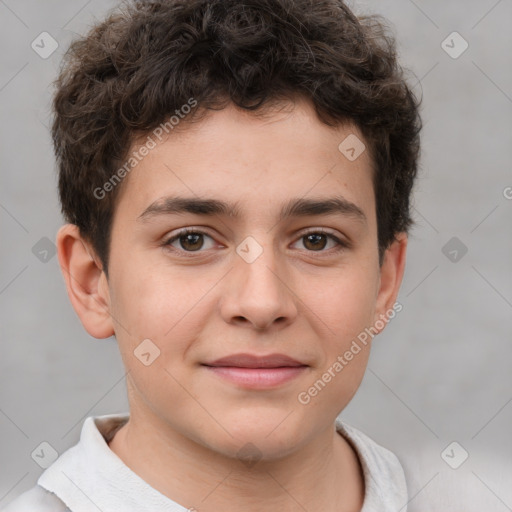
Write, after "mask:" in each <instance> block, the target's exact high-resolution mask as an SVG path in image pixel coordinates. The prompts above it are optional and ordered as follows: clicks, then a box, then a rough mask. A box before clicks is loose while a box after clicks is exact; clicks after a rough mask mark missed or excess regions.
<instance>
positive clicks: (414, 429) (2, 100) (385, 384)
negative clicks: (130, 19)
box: [0, 0, 512, 512]
mask: <svg viewBox="0 0 512 512" xmlns="http://www.w3.org/2000/svg"><path fill="white" fill-rule="evenodd" d="M114 5H115V3H114V2H107V1H103V2H100V1H99V0H92V1H91V0H89V1H84V0H79V1H75V0H72V1H71V0H67V1H64V0H48V1H46V2H40V1H35V0H31V1H29V0H24V1H18V2H15V1H14V0H0V44H1V49H2V51H1V53H0V60H1V70H0V109H1V116H2V117H1V124H0V149H1V153H0V166H1V167H0V168H1V188H0V234H1V238H0V240H1V242H0V247H1V256H0V257H1V267H0V316H1V324H0V325H1V345H0V346H1V350H2V352H1V357H0V507H1V506H2V505H5V504H6V503H8V502H9V501H11V500H12V499H13V498H15V497H16V496H17V495H19V494H20V493H21V492H23V491H24V490H27V489H29V488H30V487H32V486H33V485H34V484H35V482H36V480H37V478H38V477H39V475H40V474H41V472H42V471H43V469H42V468H41V467H40V466H39V465H38V464H37V463H36V462H35V461H34V459H33V458H32V456H31V454H32V453H33V452H34V450H35V449H36V448H37V447H38V446H39V445H40V443H41V442H48V443H49V444H50V445H51V446H52V447H53V448H54V449H55V450H56V451H57V453H62V452H63V451H64V450H66V449H67V448H69V447H70V446H72V445H74V444H75V443H76V442H77V441H78V438H79V434H80V429H81V425H82V423H83V420H84V419H85V418H86V417H87V416H91V415H101V414H110V413H117V412H124V411H127V410H128V404H127V399H126V393H125V380H124V370H123V366H122V364H121V360H120V357H119V354H118V350H117V345H116V342H115V339H114V338H110V339H107V340H96V339H94V338H92V337H90V336H89V335H88V334H87V333H86V332H85V330H84V329H83V328H82V326H81V323H80V321H79V319H78V317H77V316H76V314H75V312H74V310H73V309H72V307H71V304H70V302H69V300H68V297H67V294H66V290H65V286H64V281H63V278H62V275H61V272H60V268H59V265H58V260H57V257H56V255H55V254H54V250H55V249H54V246H53V244H54V242H55V235H56V232H57V229H58V228H59V226H60V225H61V224H62V222H63V221H62V218H61V215H60V207H59V204H58V199H57V190H56V183H57V182H56V169H55V162H54V157H53V152H52V148H51V143H50V136H49V132H48V126H49V119H50V101H51V94H52V88H51V82H52V81H53V80H54V79H55V78H56V76H57V71H58V67H59V63H60V60H61V57H62V54H63V52H64V51H65V49H66V48H67V47H68V45H69V42H70V41H71V40H72V38H73V37H74V36H75V35H77V34H82V33H84V31H85V30H87V28H88V27H89V26H90V25H91V24H92V23H94V22H95V20H98V19H101V18H102V17H103V15H104V13H105V12H106V11H107V10H108V9H110V8H111V7H113V6H114ZM350 5H351V6H353V8H354V9H355V10H356V12H358V13H365V12H372V13H379V14H382V15H383V16H385V17H386V18H387V19H388V20H389V22H390V24H391V26H392V28H393V30H394V32H395V33H396V35H397V39H398V48H399V53H400V58H401V62H402V64H403V65H404V66H405V67H407V68H409V69H410V73H409V79H410V82H411V84H413V85H414V88H415V90H416V91H417V92H418V93H419V94H421V95H422V97H423V106H422V116H423V120H424V130H423V134H422V135H423V138H422V147H423V153H422V158H421V170H420V176H419V179H418V182H417V185H416V189H415V194H414V202H413V205H414V210H413V211H414V218H415V220H416V226H415V227H414V229H413V230H412V232H411V236H410V242H409V250H408V261H407V268H406V272H405V277H404V282H403V286H402V290H401V293H400V295H399V298H398V300H399V301H400V302H401V303H402V305H403V310H402V312H401V313H400V314H398V315H397V316H396V317H395V319H394V320H393V321H392V322H391V323H390V324H389V325H388V326H387V328H386V329H385V331H384V332H383V334H381V335H380V336H379V337H378V338H376V340H375V341H374V345H373V352H372V355H371V359H370V364H369V368H368V371H367V373H366V376H365V379H364V381H363V383H362V385H361V387H360V389H359V391H358V393H357V394H356V396H355V398H354V399H353V401H352V402H351V403H350V405H349V406H348V407H347V408H346V409H345V411H344V412H343V413H342V417H343V418H344V419H345V421H347V422H348V423H350V424H352V425H354V426H356V427H357V428H359V429H361V430H362V431H363V432H365V433H366V434H368V435H369V436H371V437H372V438H373V439H375V440H376V441H377V442H379V443H380V444H382V445H384V446H386V447H387V448H389V449H390V450H392V451H393V452H394V453H396V454H397V456H398V457H399V458H400V459H401V460H402V462H403V465H404V467H405V469H406V473H407V480H408V486H409V494H410V502H409V510H410V511H419V510H443V511H447V510H453V511H455V510H459V511H460V510H465V511H470V510H483V509H485V510H487V511H497V512H501V511H507V510H512V485H511V484H512V462H511V460H512V440H511V435H510V434H511V432H512V428H511V427H512V371H511V363H512V343H511V341H512V340H511V325H512V272H511V270H512V230H511V224H512V223H511V221H512V199H511V198H512V172H511V162H512V140H511V134H512V122H511V119H512V118H511V115H512V62H511V54H512V31H511V30H510V24H511V21H512V2H511V1H510V0H501V1H496V0H479V1H476V0H472V1H461V0H459V1H452V2H445V1H441V0H431V1H429V2H427V1H426V0H415V1H412V0H393V1H391V0H384V1H379V2H377V1H366V2H351V3H350ZM42 32H48V33H49V34H50V35H51V36H52V38H54V39H55V40H56V41H57V43H58V48H57V49H56V51H55V52H54V53H53V54H52V55H51V56H49V57H48V58H42V57H41V56H40V55H39V54H38V53H37V52H36V51H35V50H34V49H33V48H32V46H31V44H32V42H33V41H36V42H37V41H40V38H41V37H43V36H40V34H41V33H42ZM453 32H457V34H453ZM44 37H47V36H44ZM47 41H49V39H47ZM466 44H467V45H468V46H467V49H465V51H464V52H463V53H461V54H460V55H459V53H460V52H461V51H462V50H463V49H464V48H465V47H466ZM48 48H49V46H46V49H48ZM41 50H42V49H39V52H40V53H41ZM45 251H46V252H45ZM454 442H455V443H456V444H452V443H454ZM466 454H467V455H468V458H467V459H466V460H465V461H464V462H463V463H462V464H461V465H460V467H458V468H457V469H454V468H453V467H450V465H449V464H448V463H447V462H446V461H448V462H449V463H450V464H451V465H452V466H456V465H458V464H459V463H460V462H461V461H462V460H463V459H464V458H465V457H466ZM404 505H405V504H404ZM404 510H405V508H404Z"/></svg>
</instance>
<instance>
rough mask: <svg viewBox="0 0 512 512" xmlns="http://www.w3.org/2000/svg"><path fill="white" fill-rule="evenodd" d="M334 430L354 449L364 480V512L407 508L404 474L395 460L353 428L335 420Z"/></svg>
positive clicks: (395, 458)
mask: <svg viewBox="0 0 512 512" xmlns="http://www.w3.org/2000/svg"><path fill="white" fill-rule="evenodd" d="M336 430H337V431H338V432H339V433H340V434H341V435H342V436H343V437H345V439H347V440H348V441H349V442H350V443H351V445H352V447H353V448H354V450H355V452H356V453H357V456H358V458H359V462H360V464H361V468H362V470H363V474H364V480H365V501H364V507H363V511H364V512H367V511H368V512H370V511H374V510H379V511H381V512H384V511H388V510H389V511H391V510H398V509H401V510H403V511H404V512H405V510H406V504H407V501H408V499H407V485H406V480H405V474H404V470H403V468H402V465H401V464H400V461H399V460H398V458H397V456H396V455H395V454H394V453H392V452H391V451H389V450H388V449H387V448H384V447H383V446H381V445H379V444H378V443H376V442H375V441H374V440H373V439H371V438H370V437H369V436H367V435H366V434H364V433H363V432H361V431H359V430H357V429H356V428H354V427H352V426H350V425H347V424H346V423H344V422H342V421H341V420H339V419H338V420H336Z"/></svg>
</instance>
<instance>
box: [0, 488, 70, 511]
mask: <svg viewBox="0 0 512 512" xmlns="http://www.w3.org/2000/svg"><path fill="white" fill-rule="evenodd" d="M28 510H30V511H31V512H71V511H70V510H69V508H68V507H66V505H65V504H64V502H63V501H61V500H60V499H59V498H57V496H55V494H53V493H52V492H50V491H47V490H46V489H43V488H42V487H40V486H39V485H36V486H34V487H32V488H31V489H29V490H28V491H26V492H24V493H23V494H20V495H19V496H18V497H17V498H15V499H14V500H13V501H11V502H10V503H9V504H8V505H7V507H6V508H2V509H1V511H0V512H27V511H28Z"/></svg>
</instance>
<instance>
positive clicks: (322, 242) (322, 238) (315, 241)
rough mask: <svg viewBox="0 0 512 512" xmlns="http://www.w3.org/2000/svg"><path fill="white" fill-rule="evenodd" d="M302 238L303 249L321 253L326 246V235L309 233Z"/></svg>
mask: <svg viewBox="0 0 512 512" xmlns="http://www.w3.org/2000/svg"><path fill="white" fill-rule="evenodd" d="M302 238H303V239H304V247H306V248H307V249H310V250H312V251H318V250H320V251H321V250H322V249H324V248H325V246H326V245H327V237H326V235H323V234H320V233H311V234H309V235H305V236H303V237H302Z"/></svg>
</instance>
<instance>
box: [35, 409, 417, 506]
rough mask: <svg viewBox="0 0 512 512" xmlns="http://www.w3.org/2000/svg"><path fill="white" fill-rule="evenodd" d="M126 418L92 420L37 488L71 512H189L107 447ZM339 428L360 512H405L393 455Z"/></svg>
mask: <svg viewBox="0 0 512 512" xmlns="http://www.w3.org/2000/svg"><path fill="white" fill-rule="evenodd" d="M128 419H129V413H123V414H109V415H104V416H95V417H93V416H90V417H88V418H87V419H86V420H85V421H84V423H83V426H82V432H81V434H80V441H79V443H77V444H76V445H75V446H73V447H71V448H70V449H68V450H67V451H66V452H64V453H63V454H62V455H61V456H60V457H59V458H58V459H57V460H56V461H55V462H54V463H53V464H52V465H51V466H50V467H49V468H48V469H47V470H46V471H45V472H44V473H43V474H42V475H41V476H40V477H39V480H38V482H37V483H38V485H40V486H41V487H43V488H45V489H47V490H48V491H51V492H53V493H55V494H56V495H57V496H58V497H59V498H60V499H61V500H62V501H63V502H64V503H65V504H66V505H67V506H68V507H69V509H70V510H72V512H90V511H93V510H94V511H100V512H118V511H119V510H122V511H123V512H132V511H133V512H155V511H158V512H189V511H190V509H188V508H185V507H183V506H181V505H179V504H177V503H176V502H174V501H173V500H171V499H170V498H168V497H166V496H164V495H163V494H161V493H160V492H159V491H157V490H156V489H154V488H153V487H151V486H150V485H149V484H147V483H146V482H145V481H144V480H143V479H142V478H140V477H139V476H138V475H137V474H136V473H134V472H133V471H132V470H131V469H130V468H129V467H128V466H126V465H125V464H124V462H123V461H122V460H121V459H120V458H119V457H118V456H117V455H116V454H115V453H114V452H113V451H112V450H111V449H110V448H109V446H108V444H107V443H108V441H110V439H111V438H112V436H113V434H114V433H115V432H116V430H117V429H118V428H120V427H121V426H122V425H123V424H124V423H126V422H127V421H128ZM336 429H337V431H338V432H339V433H340V434H341V435H342V436H343V437H344V438H345V439H347V441H349V442H350V443H351V445H352V446H353V447H354V449H355V451H356V453H357V454H358V457H359V460H360V462H361V466H362V468H363V473H364V479H365V499H364V504H363V508H362V509H361V512H377V511H378V512H388V511H389V512H391V511H393V512H396V511H397V510H400V511H401V512H405V511H406V506H405V505H406V503H407V489H406V484H405V477H404V474H403V470H402V467H401V465H400V463H399V461H398V459H397V458H396V457H395V455H393V454H392V453H391V452H389V451H388V450H386V449H385V448H383V447H381V446H379V445H378V444H377V443H375V442H374V441H373V440H371V439H370V438H369V437H367V436H366V435H365V434H363V433H362V432H359V431H358V430H356V429H355V428H353V427H351V426H349V425H347V424H346V423H343V422H342V421H341V420H340V419H339V418H338V419H337V420H336Z"/></svg>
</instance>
